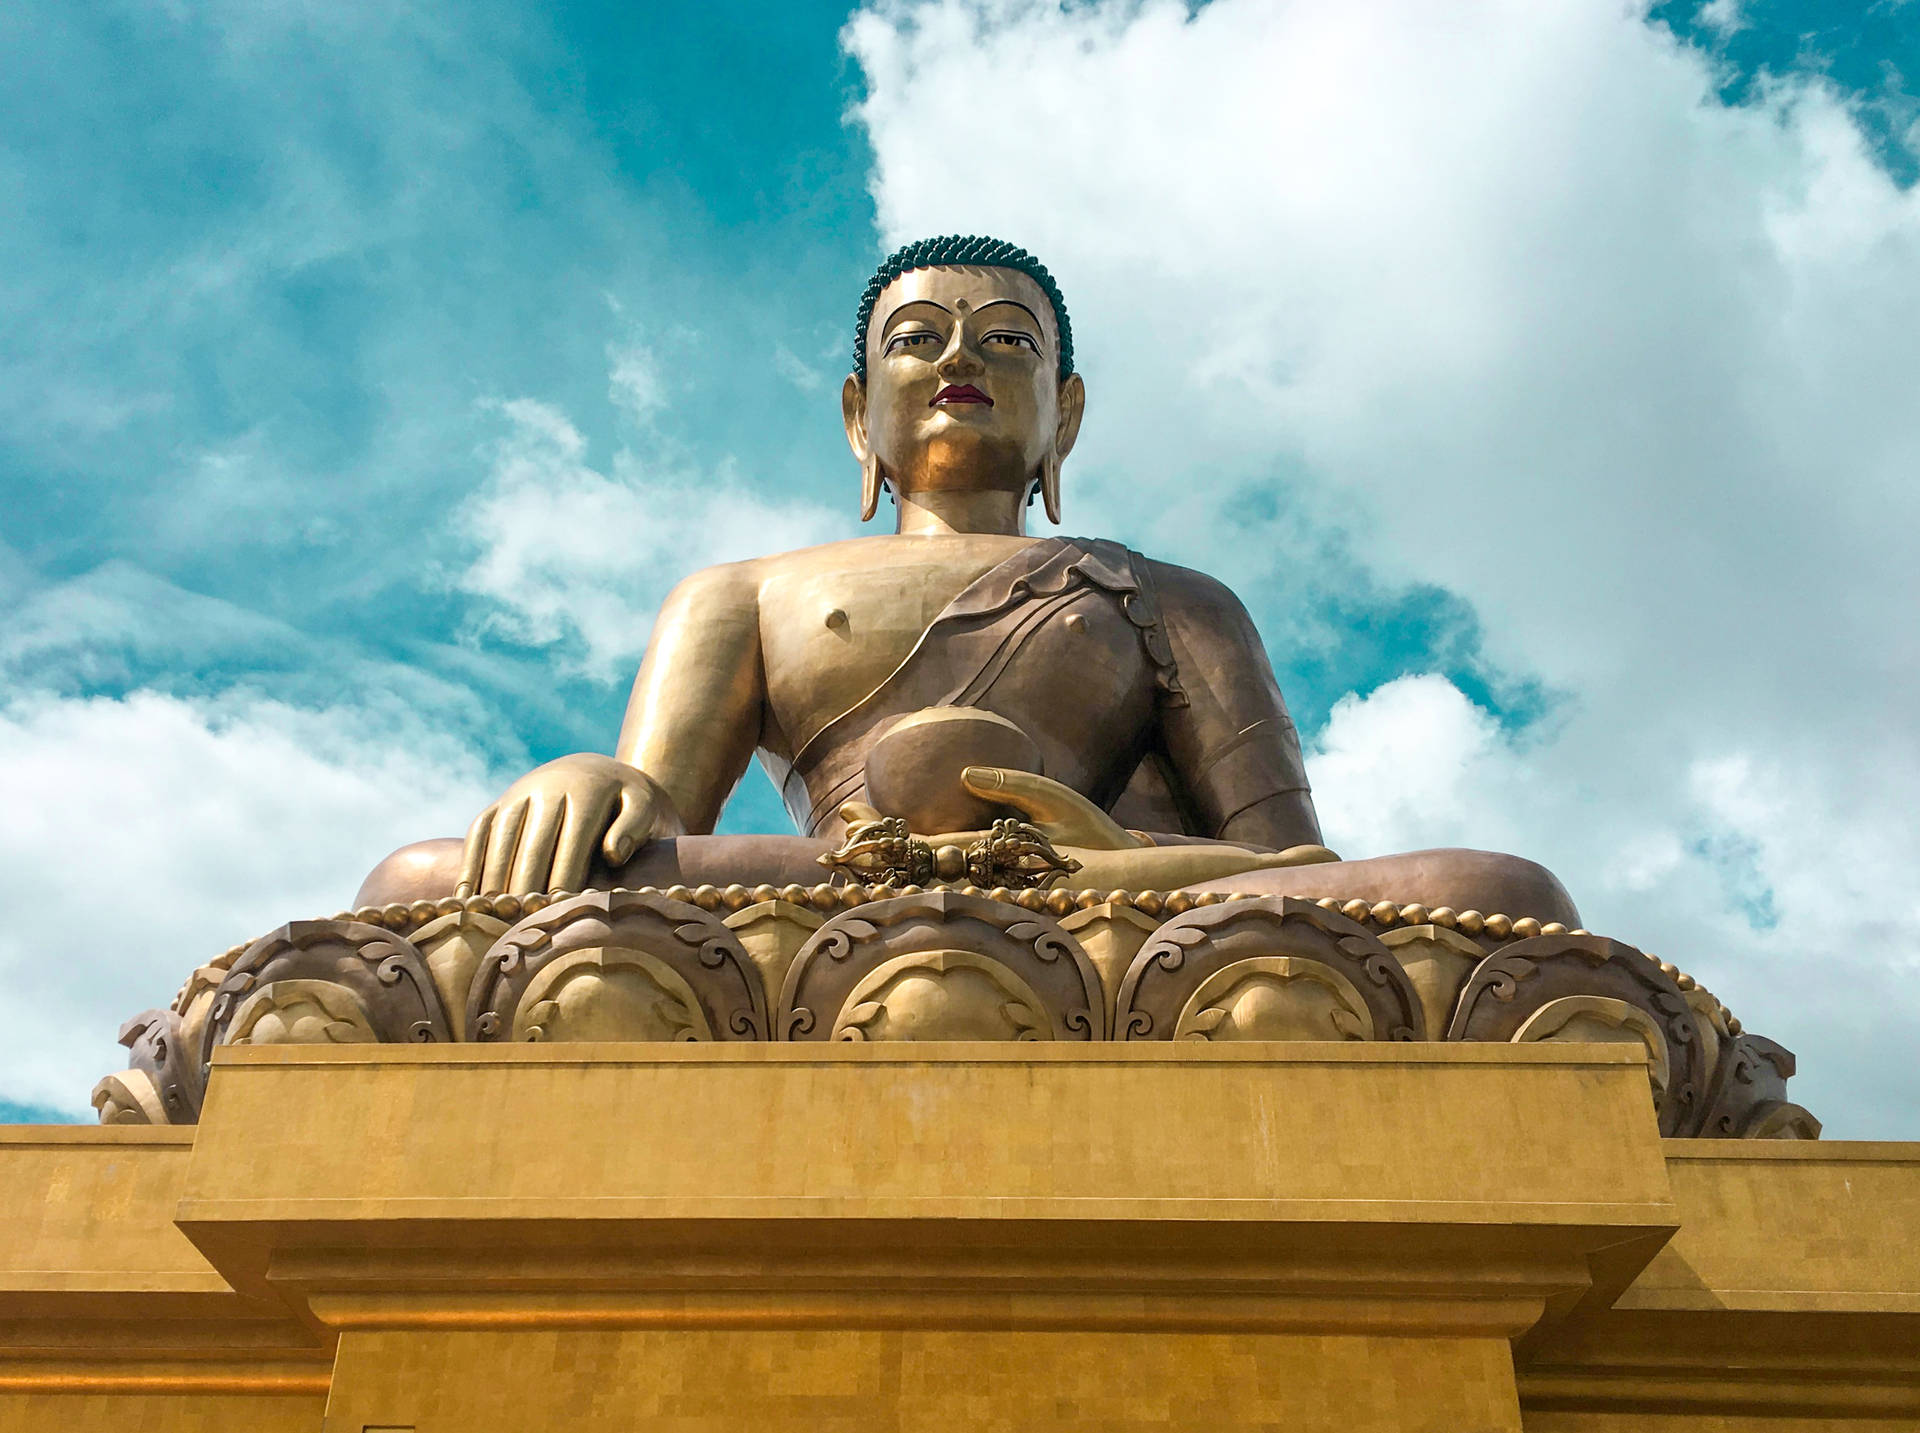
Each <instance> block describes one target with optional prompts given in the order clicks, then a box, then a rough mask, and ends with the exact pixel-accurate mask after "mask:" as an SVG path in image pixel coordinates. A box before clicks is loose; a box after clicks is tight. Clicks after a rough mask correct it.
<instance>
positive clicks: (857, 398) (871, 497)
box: [840, 373, 880, 522]
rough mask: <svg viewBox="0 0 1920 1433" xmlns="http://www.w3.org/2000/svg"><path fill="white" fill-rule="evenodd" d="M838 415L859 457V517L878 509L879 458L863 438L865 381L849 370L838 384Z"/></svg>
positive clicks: (864, 437) (865, 398) (869, 515)
mask: <svg viewBox="0 0 1920 1433" xmlns="http://www.w3.org/2000/svg"><path fill="white" fill-rule="evenodd" d="M840 417H841V419H842V420H843V421H844V422H845V423H846V425H847V446H848V447H849V448H851V449H853V456H854V457H855V458H857V459H859V460H860V521H861V522H867V521H869V520H870V519H871V518H872V517H873V515H874V514H875V513H876V512H878V511H879V510H880V460H879V459H878V458H876V457H874V455H873V445H872V444H871V443H869V442H868V441H867V385H866V384H864V383H862V382H861V381H860V380H859V379H858V378H857V377H855V376H854V375H853V374H851V373H849V374H848V375H847V381H846V382H845V383H843V384H841V385H840Z"/></svg>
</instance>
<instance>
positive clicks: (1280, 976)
mask: <svg viewBox="0 0 1920 1433" xmlns="http://www.w3.org/2000/svg"><path fill="white" fill-rule="evenodd" d="M1173 1038H1174V1039H1176V1040H1371V1039H1373V1038H1374V1031H1373V1012H1372V1011H1370V1010H1369V1009H1368V1008H1367V1001H1366V997H1365V996H1363V995H1362V994H1361V993H1360V991H1359V990H1358V989H1357V988H1356V987H1355V986H1354V983H1353V982H1352V981H1351V980H1349V979H1347V977H1346V976H1344V975H1342V974H1341V973H1340V972H1339V971H1337V970H1335V969H1334V968H1333V967H1332V966H1331V965H1328V964H1327V963H1326V962H1325V961H1321V960H1307V959H1305V958H1304V957H1302V956H1297V955H1260V956H1255V957H1254V958H1253V959H1251V960H1236V961H1235V962H1234V963H1233V964H1231V965H1227V966H1222V967H1221V968H1220V969H1219V970H1216V971H1215V972H1214V973H1213V974H1212V975H1209V976H1208V977H1207V978H1206V979H1205V980H1203V981H1201V982H1200V986H1199V988H1198V989H1197V990H1195V991H1194V992H1193V994H1192V995H1190V996H1188V997H1187V1003H1186V1004H1185V1005H1184V1006H1182V1007H1181V1009H1180V1019H1179V1021H1178V1023H1177V1024H1176V1025H1175V1026H1174V1029H1173Z"/></svg>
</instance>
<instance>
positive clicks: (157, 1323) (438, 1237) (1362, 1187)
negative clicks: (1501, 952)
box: [0, 1043, 1920, 1433]
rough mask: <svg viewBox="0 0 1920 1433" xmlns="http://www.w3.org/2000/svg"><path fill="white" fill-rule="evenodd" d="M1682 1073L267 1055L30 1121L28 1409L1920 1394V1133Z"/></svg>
mask: <svg viewBox="0 0 1920 1433" xmlns="http://www.w3.org/2000/svg"><path fill="white" fill-rule="evenodd" d="M1645 1080H1646V1076H1645V1074H1644V1065H1643V1064H1641V1063H1640V1062H1639V1061H1638V1060H1637V1059H1636V1058H1635V1056H1634V1054H1633V1052H1632V1050H1631V1048H1630V1047H1625V1046H1620V1047H1613V1048H1608V1047H1597V1046H1596V1047H1579V1046H1554V1045H1533V1046H1512V1045H1498V1046H1495V1045H1480V1046H1475V1045H1466V1046H1456V1047H1438V1046H1432V1045H1391V1044H1372V1045H1357V1044H1356V1045H1345V1046H1340V1045H1290V1046H1260V1045H1225V1046H1221V1045H1207V1044H1180V1043H1174V1044H1159V1045H1153V1046H1134V1045H1106V1046H1093V1045H1079V1046H1063V1045H1046V1046H1038V1047H1036V1046H1021V1047H1012V1046H951V1045H946V1046H942V1045H919V1046H906V1045H894V1046H885V1045H882V1046H872V1047H846V1046H840V1047H830V1046H817V1047H813V1048H805V1047H796V1046H778V1045H766V1044H751V1043H743V1044H736V1045H708V1046H697V1047H696V1046H682V1047H670V1046H662V1045H652V1046H571V1047H553V1046H539V1045H528V1046H502V1047H475V1046H466V1047H460V1048H452V1047H443V1048H440V1049H437V1050H436V1049H421V1048H408V1047H402V1046H339V1047H331V1048H328V1047H319V1046H276V1047H242V1048H238V1049H233V1050H222V1051H221V1052H220V1053H219V1055H218V1058H217V1069H216V1075H215V1079H214V1081H213V1084H212V1087H211V1090H210V1093H209V1097H208V1103H207V1109H206V1119H205V1123H203V1124H202V1125H201V1126H200V1127H199V1129H198V1130H197V1131H189V1130H169V1129H158V1130H153V1129H124V1128H108V1129H98V1128H89V1129H84V1130H69V1129H60V1130H13V1131H0V1181H4V1183H0V1187H3V1188H5V1189H6V1191H7V1193H8V1195H9V1208H10V1210H11V1212H12V1214H11V1218H10V1219H9V1220H8V1221H6V1222H5V1223H3V1224H0V1433H10V1431H11V1430H13V1429H29V1428H32V1429H46V1428H59V1429H76V1430H83V1433H92V1430H95V1429H99V1430H106V1429H113V1430H116V1433H118V1430H124V1429H129V1428H139V1429H141V1430H143V1433H144V1430H148V1429H159V1430H163V1433H166V1430H180V1433H200V1430H211V1429H229V1428H245V1429H249V1430H252V1429H262V1430H268V1433H279V1430H283V1429H284V1430H288V1433H293V1430H302V1433H319V1430H320V1428H321V1410H322V1402H323V1397H327V1398H330V1399H331V1406H330V1417H329V1421H328V1422H327V1424H326V1427H327V1429H329V1430H331V1429H334V1428H345V1429H350V1430H353V1433H361V1430H363V1429H366V1428H375V1429H393V1428H399V1429H411V1430H414V1433H427V1430H467V1429H476V1428H484V1429H487V1430H490V1433H491V1430H520V1429H524V1430H534V1429H540V1430H546V1429H552V1430H555V1433H559V1430H562V1429H565V1430H569V1433H572V1430H599V1429H608V1430H612V1429H620V1430H626V1429H630V1428H635V1427H667V1428H684V1429H708V1428H712V1429H722V1428H726V1429H734V1428H753V1429H758V1428H766V1429H769V1430H780V1429H784V1428H800V1427H802V1426H805V1427H808V1428H820V1429H827V1430H837V1429H849V1430H852V1429H860V1430H867V1429H875V1430H881V1429H884V1430H890V1433H891V1431H892V1430H916V1433H917V1430H920V1429H935V1428H939V1429H960V1428H965V1429H974V1428H984V1429H1014V1428H1019V1429H1043V1428H1056V1429H1075V1430H1079V1429H1087V1430H1091V1429H1128V1428H1142V1429H1144V1428H1152V1429H1156V1430H1158V1429H1165V1428H1175V1429H1178V1428H1192V1429H1202V1428H1205V1429H1226V1428H1260V1429H1265V1428H1272V1429H1281V1428H1285V1429H1306V1430H1316V1429H1329V1430H1332V1429H1341V1430H1348V1429H1355V1430H1366V1429H1423V1430H1424V1429H1446V1430H1449V1431H1450V1433H1451V1430H1456V1429H1470V1430H1479V1429H1498V1430H1524V1433H1627V1430H1629V1429H1631V1430H1635V1433H1640V1430H1653V1433H1841V1430H1850V1433H1890V1430H1899V1429H1909V1430H1912V1429H1920V1400H1917V1399H1916V1390H1920V1238H1916V1232H1915V1231H1916V1230H1920V1146H1914V1145H1872V1144H1797V1143H1777V1142H1772V1141H1763V1142H1756V1143H1732V1142H1721V1141H1711V1142H1709V1141H1699V1140H1667V1141H1659V1140H1657V1139H1655V1138H1654V1133H1653V1127H1652V1121H1651V1118H1650V1116H1649V1113H1648V1109H1647V1105H1646V1102H1645V1094H1644V1091H1645ZM293 1093H297V1094H298V1095H299V1100H298V1102H297V1106H296V1103H295V1102H294V1101H293V1100H292V1097H291V1096H292V1094H293ZM296 1107H297V1108H298V1111H299V1114H298V1117H297V1118H290V1117H288V1113H287V1112H288V1111H289V1110H290V1109H293V1108H296ZM610 1112H613V1113H612V1114H610ZM1521 1130H1525V1131H1529V1132H1530V1135H1529V1137H1527V1138H1518V1137H1516V1131H1521ZM195 1134H197V1143H195V1144H192V1145H190V1144H189V1143H188V1137H189V1136H190V1135H195ZM183 1200H184V1203H183V1202H182V1201H183ZM176 1214H179V1215H182V1216H184V1217H185V1220H186V1223H187V1227H188V1229H189V1231H190V1232H191V1234H192V1236H193V1238H194V1239H195V1240H198V1241H199V1243H200V1244H201V1245H202V1246H204V1247H205V1248H206V1249H207V1250H208V1251H209V1252H210V1253H211V1255H212V1257H213V1260H214V1263H215V1264H217V1265H218V1266H219V1268H220V1270H222V1271H224V1272H225V1273H227V1274H230V1275H232V1277H233V1278H234V1280H235V1281H236V1282H237V1283H238V1284H239V1285H240V1286H241V1287H243V1288H246V1289H248V1290H249V1291H250V1292H253V1293H257V1294H259V1295H261V1297H262V1301H261V1302H249V1301H248V1300H247V1299H245V1298H243V1297H242V1296H240V1295H238V1294H235V1293H234V1292H232V1289H231V1287H230V1286H229V1284H228V1283H227V1282H226V1280H225V1279H223V1278H222V1277H221V1274H220V1273H217V1272H216V1271H215V1268H214V1267H212V1266H211V1265H210V1264H209V1262H208V1260H207V1258H206V1257H205V1256H203V1255H202V1254H201V1253H199V1252H197V1250H196V1248H195V1246H194V1244H193V1243H190V1242H189V1241H188V1239H187V1238H185V1237H183V1235H182V1233H181V1231H180V1229H179V1228H177V1227H176V1226H175V1223H174V1218H175V1216H176ZM1676 1224H1677V1225H1678V1226H1679V1232H1678V1233H1677V1234H1674V1235H1673V1236H1672V1238H1671V1241H1670V1242H1668V1243H1667V1244H1665V1246H1664V1247H1657V1246H1660V1244H1661V1241H1662V1240H1663V1239H1665V1238H1666V1237H1667V1234H1668V1232H1669V1231H1670V1230H1671V1229H1672V1228H1673V1226H1674V1225H1676ZM1583 1291H1586V1297H1585V1298H1584V1300H1583V1299H1582V1297H1581V1295H1582V1292H1583ZM266 1300H271V1301H272V1302H266ZM282 1300H286V1301H290V1302H291V1305H292V1308H294V1309H297V1310H300V1311H302V1312H303V1313H304V1314H305V1316H306V1317H307V1318H308V1319H310V1320H311V1322H310V1323H302V1322H300V1321H299V1320H297V1319H295V1318H294V1317H293V1316H292V1314H291V1313H290V1312H283V1310H286V1309H287V1307H288V1306H287V1304H286V1303H283V1302H281V1301H282ZM335 1338H337V1352H336V1354H335V1359H336V1361H335V1362H334V1363H333V1365H332V1366H331V1376H330V1373H329V1364H328V1362H327V1348H328V1346H329V1343H330V1342H331V1341H332V1340H334V1339H335ZM1516 1366H1517V1367H1518V1370H1519V1371H1518V1374H1517V1376H1516V1374H1515V1368H1516ZM328 1390H330V1391H328Z"/></svg>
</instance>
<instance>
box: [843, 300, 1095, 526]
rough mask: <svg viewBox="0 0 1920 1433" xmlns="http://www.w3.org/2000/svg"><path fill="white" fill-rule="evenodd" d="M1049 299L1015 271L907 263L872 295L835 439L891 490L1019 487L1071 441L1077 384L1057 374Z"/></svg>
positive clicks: (1057, 341) (1012, 489) (1079, 397)
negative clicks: (873, 465)
mask: <svg viewBox="0 0 1920 1433" xmlns="http://www.w3.org/2000/svg"><path fill="white" fill-rule="evenodd" d="M1059 361H1060V337H1059V334H1058V333H1057V332H1056V330H1055V326H1054V315H1053V305H1052V304H1051V303H1050V302H1048V299H1047V296H1046V294H1045V293H1044V292H1043V291H1042V290H1041V288H1040V286H1039V285H1038V284H1037V283H1035V282H1034V281H1033V280H1032V279H1030V278H1028V277H1027V276H1026V275H1025V274H1023V273H1020V272H1019V271H1018V270H1016V269H997V268H984V267H974V266H965V267H955V268H934V269H915V270H913V271H911V272H909V273H905V274H902V275H901V276H900V277H899V278H897V279H895V280H894V281H893V282H892V283H891V284H889V285H888V286H887V287H886V288H885V289H883V290H882V291H881V294H880V297H879V300H878V301H877V302H876V303H875V304H874V307H873V318H872V321H871V322H870V323H869V325H868V328H867V381H866V383H865V385H864V386H863V385H861V384H860V383H859V381H858V380H857V379H853V378H849V379H848V380H847V385H846V391H845V393H844V395H843V398H844V407H845V410H846V420H847V440H848V442H850V443H851V444H852V445H853V450H854V453H855V455H856V456H858V457H860V458H861V459H862V461H863V462H864V461H868V460H869V455H871V459H872V460H873V461H876V462H877V463H878V465H879V471H880V474H881V476H883V477H884V478H885V479H886V480H887V481H888V482H890V483H891V484H892V485H893V486H894V489H895V490H896V491H897V492H901V493H915V492H927V491H934V490H940V489H946V490H964V491H977V490H983V489H1000V490H1004V491H1008V492H1017V493H1024V492H1025V491H1026V490H1027V489H1028V488H1029V487H1030V486H1031V485H1032V484H1033V483H1034V482H1035V481H1036V480H1037V479H1038V478H1039V477H1040V476H1041V474H1042V471H1043V468H1044V467H1045V466H1046V465H1047V464H1049V463H1052V464H1053V465H1054V466H1055V468H1057V466H1058V462H1059V460H1060V459H1061V458H1064V457H1065V456H1066V452H1067V449H1069V448H1070V447H1072V445H1073V439H1074V436H1075V434H1076V433H1077V431H1078V428H1079V419H1080V408H1081V402H1082V389H1081V384H1080V380H1079V378H1078V377H1077V376H1070V377H1069V378H1068V379H1067V380H1066V382H1065V383H1062V382H1061V381H1060V379H1059Z"/></svg>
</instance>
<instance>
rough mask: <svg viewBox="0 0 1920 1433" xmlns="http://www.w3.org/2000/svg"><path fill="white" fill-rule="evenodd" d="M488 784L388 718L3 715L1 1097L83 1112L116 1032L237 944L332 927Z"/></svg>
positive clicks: (79, 711)
mask: <svg viewBox="0 0 1920 1433" xmlns="http://www.w3.org/2000/svg"><path fill="white" fill-rule="evenodd" d="M496 785H497V779H496V778H494V777H492V776H490V774H489V773H488V772H487V770H486V769H485V766H484V764H483V762H482V761H481V759H480V758H479V756H478V755H476V754H475V753H474V752H473V751H472V750H471V749H469V748H467V747H465V746H464V745H462V744H461V743H460V742H459V741H457V740H455V739H452V738H449V737H446V736H444V735H440V734H438V733H437V732H436V730H435V729H434V728H433V727H431V726H429V725H428V724H426V723H424V722H422V721H421V720H420V719H418V718H417V717H414V716H413V715H411V714H410V713H408V712H407V711H406V710H405V709H404V708H402V707H400V706H398V705H397V704H396V705H395V706H393V707H391V708H380V707H375V706H371V705H369V706H352V707H335V708H332V709H328V710H318V711H303V710H297V709H295V708H292V707H288V706H285V705H282V704H280V703H277V702H273V701H269V700H265V699H262V698H258V697H254V696H250V695H247V694H245V693H235V694H232V695H229V696H228V697H226V698H223V699H220V700H203V701H187V700H182V699H179V698H175V697H170V696H163V695H160V694H157V693H154V692H135V693H134V694H132V695H131V696H129V697H127V698H125V699H124V700H115V699H110V698H106V697H95V698H61V697H56V696H53V695H51V694H47V693H32V694H28V695H26V696H23V697H20V698H17V699H15V700H13V701H11V702H9V703H8V704H7V705H5V706H4V707H0V791H4V792H6V793H7V803H8V811H7V819H6V821H4V822H0V869H4V870H5V871H6V872H7V875H8V881H7V892H8V899H7V907H8V909H7V921H6V925H5V928H4V929H0V973H4V977H5V983H6V990H7V998H8V1001H9V1004H10V1006H11V1008H12V1009H13V1010H14V1011H15V1012H16V1018H15V1019H14V1021H13V1023H12V1038H11V1039H10V1040H9V1041H8V1042H7V1046H6V1048H5V1050H4V1051H0V1090H4V1091H5V1092H6V1094H7V1097H8V1098H9V1099H15V1100H21V1101H25V1102H29V1103H39V1104H44V1105H48V1106H52V1107H55V1108H59V1109H65V1110H71V1111H73V1112H74V1113H76V1114H84V1113H86V1112H87V1097H88V1092H89V1091H90V1090H91V1089H92V1087H93V1082H94V1081H95V1080H96V1079H98V1078H99V1077H100V1076H101V1075H104V1074H107V1073H109V1072H111V1071H114V1070H118V1069H121V1068H123V1066H124V1065H125V1056H126V1052H125V1051H124V1050H122V1049H121V1048H120V1047H119V1046H117V1045H116V1044H115V1043H114V1035H115V1033H116V1032H117V1031H118V1029H119V1027H120V1024H121V1022H122V1021H123V1020H125V1019H126V1018H127V1017H128V1016H130V1015H134V1014H136V1013H138V1011H140V1010H141V1009H145V1008H147V1007H150V1006H156V1005H165V1004H167V1003H168V1002H169V1001H170V1000H171V999H172V998H173V993H174V991H175V990H176V989H178V987H179V985H180V983H181V981H182V980H184V979H185V978H186V976H187V974H188V973H189V972H190V971H192V969H193V968H194V967H195V966H196V965H199V964H201V963H202V962H204V961H205V960H206V959H207V958H208V957H209V956H212V955H216V954H218V953H219V952H220V951H222V950H225V949H226V948H227V947H228V946H230V945H232V944H233V943H234V942H235V941H238V940H243V939H247V938H249V937H251V936H256V935H261V934H264V933H265V932H267V931H269V930H271V929H273V928H274V927H275V926H278V925H281V924H283V923H284V922H286V921H288V920H291V919H303V918H309V917H317V916H328V915H332V914H333V913H334V912H335V911H338V910H340V909H341V908H342V907H344V906H346V905H347V904H348V903H349V902H350V901H351V900H352V898H353V894H354V891H355V889H356V888H357V886H358V884H359V881H360V878H361V877H362V876H363V875H364V874H365V873H366V871H367V870H368V869H370V868H371V867H372V865H373V864H374V862H376V861H377V860H379V859H380V857H382V856H384V855H385V854H386V853H387V852H388V851H390V850H392V849H393V848H395V847H396V846H399V845H401V844H403V843H404V842H407V841H411V840H417V839H420V838H421V837H425V836H434V835H447V834H453V833H457V832H459V831H460V830H461V829H462V828H463V827H464V825H465V823H466V822H467V821H468V820H470V819H471V818H472V815H473V813H474V812H475V811H477V810H479V809H480V807H481V806H483V805H485V804H486V802H487V801H488V800H489V799H491V795H492V793H493V791H494V789H495V787H496Z"/></svg>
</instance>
